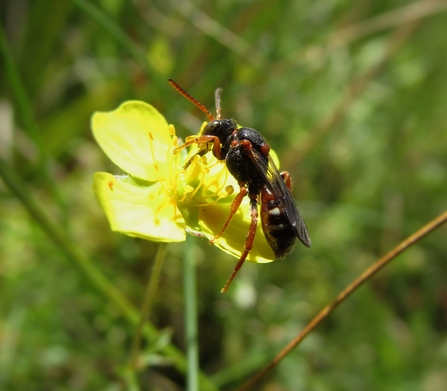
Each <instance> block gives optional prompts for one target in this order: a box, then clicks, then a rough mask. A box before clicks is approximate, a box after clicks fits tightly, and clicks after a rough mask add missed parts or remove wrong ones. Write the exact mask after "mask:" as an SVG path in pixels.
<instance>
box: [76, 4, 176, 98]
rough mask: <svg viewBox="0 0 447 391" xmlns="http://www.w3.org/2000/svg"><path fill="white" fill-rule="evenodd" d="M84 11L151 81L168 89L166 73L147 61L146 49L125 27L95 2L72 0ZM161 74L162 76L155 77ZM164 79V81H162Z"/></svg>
mask: <svg viewBox="0 0 447 391" xmlns="http://www.w3.org/2000/svg"><path fill="white" fill-rule="evenodd" d="M72 1H73V3H75V4H76V5H77V6H78V7H79V8H80V9H81V10H82V11H84V12H85V13H86V14H87V15H88V16H89V17H90V18H91V19H93V20H95V21H96V22H97V23H98V24H99V25H100V26H101V27H103V28H104V30H105V31H106V32H107V33H108V34H109V35H110V37H112V38H113V39H114V40H115V41H116V42H117V43H118V44H119V45H121V46H122V47H123V48H124V49H125V50H127V51H128V53H129V54H130V55H131V56H132V57H133V58H134V60H136V61H137V63H139V64H140V66H141V67H142V68H143V69H144V70H145V72H146V74H147V75H148V77H150V79H151V82H152V83H153V84H155V85H156V89H158V90H159V91H167V89H168V88H167V83H166V82H165V75H160V72H159V71H158V70H157V69H155V68H153V67H152V66H151V65H150V63H149V62H148V61H147V57H146V56H147V55H146V52H145V51H144V49H143V48H142V47H141V46H140V45H138V44H137V43H136V42H135V41H133V40H132V39H130V37H129V36H128V35H127V34H126V33H125V32H124V31H123V29H122V28H121V27H120V26H119V25H118V24H117V23H116V22H115V21H114V20H113V19H112V18H110V17H109V16H108V15H107V14H106V13H105V12H103V11H102V10H101V9H100V8H99V7H97V6H96V5H94V4H93V3H91V2H89V1H86V0H72ZM154 75H160V76H162V77H153V76H154ZM162 81H163V82H162Z"/></svg>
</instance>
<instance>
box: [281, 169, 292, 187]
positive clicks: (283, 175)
mask: <svg viewBox="0 0 447 391" xmlns="http://www.w3.org/2000/svg"><path fill="white" fill-rule="evenodd" d="M281 178H282V179H283V180H284V183H285V184H286V186H287V187H288V188H289V190H290V191H292V178H291V177H290V174H289V173H288V172H287V171H282V172H281Z"/></svg>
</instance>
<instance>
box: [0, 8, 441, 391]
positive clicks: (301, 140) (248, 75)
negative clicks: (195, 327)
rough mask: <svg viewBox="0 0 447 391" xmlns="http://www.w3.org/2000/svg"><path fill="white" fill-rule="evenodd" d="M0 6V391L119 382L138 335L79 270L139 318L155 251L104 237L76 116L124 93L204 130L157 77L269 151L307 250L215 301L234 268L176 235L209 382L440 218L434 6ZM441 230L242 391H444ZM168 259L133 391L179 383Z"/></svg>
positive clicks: (184, 131)
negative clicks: (188, 262)
mask: <svg viewBox="0 0 447 391" xmlns="http://www.w3.org/2000/svg"><path fill="white" fill-rule="evenodd" d="M0 12H1V27H2V31H1V35H2V37H0V38H1V49H2V50H1V52H2V53H1V54H2V57H1V63H0V157H1V171H2V175H3V176H5V177H8V178H9V180H11V181H12V182H11V183H13V185H12V186H13V187H14V189H15V190H12V188H11V187H10V186H11V185H10V184H9V185H6V181H1V180H0V389H2V390H121V389H126V388H127V386H126V385H125V382H124V381H123V378H122V376H121V373H122V368H123V366H124V365H125V363H126V361H127V360H128V358H129V349H130V348H129V346H130V343H131V340H132V336H133V333H134V330H135V325H134V324H132V322H129V318H131V316H127V317H123V316H122V310H120V307H119V306H118V305H116V303H115V302H113V301H112V300H110V298H108V297H107V296H106V295H104V294H102V293H101V292H100V290H98V289H97V288H98V284H99V283H98V282H96V283H94V284H92V283H91V279H89V278H88V274H86V270H87V271H88V270H89V269H88V268H89V265H94V267H96V268H98V269H100V270H101V272H102V273H103V274H104V275H105V276H106V277H107V279H108V280H109V281H110V282H111V284H112V286H113V287H115V288H116V289H117V290H118V291H119V292H121V294H122V295H123V296H125V297H127V298H128V299H129V300H130V301H131V302H132V303H133V304H134V305H135V306H136V307H140V306H141V302H142V298H143V296H144V291H145V285H146V283H147V279H148V277H149V275H150V272H151V267H152V265H153V258H154V254H155V252H156V250H157V245H156V244H155V243H150V242H145V241H142V240H138V239H133V238H129V237H125V236H123V235H120V234H116V233H113V232H111V231H110V229H109V226H108V223H107V221H106V218H105V216H104V213H103V211H102V210H101V208H100V207H99V204H98V202H97V200H96V198H95V195H94V193H93V191H92V175H93V173H94V172H95V171H109V172H113V173H119V169H117V168H116V167H114V166H113V165H112V163H111V162H109V161H108V159H107V158H106V157H105V155H104V154H103V152H102V151H101V150H100V149H99V147H98V146H97V145H96V144H95V142H94V140H93V138H92V135H91V130H90V125H89V120H90V116H91V114H92V113H93V112H94V111H97V110H103V111H109V110H113V109H115V108H116V107H117V106H118V105H119V104H120V103H121V102H123V101H125V100H130V99H140V100H144V101H146V102H149V103H151V104H152V105H154V106H155V107H156V108H158V109H159V110H160V112H161V113H163V115H165V117H166V118H167V120H168V122H170V123H173V124H175V126H176V128H177V131H178V133H179V134H180V135H181V136H183V137H186V136H187V135H188V134H191V133H196V132H197V130H198V129H199V126H200V124H201V123H202V122H203V121H204V120H205V116H204V115H203V113H201V112H199V110H197V109H196V108H195V107H194V106H193V105H192V104H191V103H189V102H187V101H186V100H185V99H184V98H182V97H181V96H180V95H178V94H177V93H176V92H175V91H174V90H173V89H172V88H171V87H170V86H169V85H168V83H167V78H169V77H172V78H173V79H175V80H176V81H177V82H179V83H180V84H181V85H182V86H183V87H184V88H185V89H186V90H187V91H188V92H190V93H191V94H192V95H193V96H194V97H196V98H197V99H199V100H200V101H201V102H203V103H204V104H206V105H207V106H208V107H209V109H210V110H211V111H214V90H215V88H216V87H218V86H220V87H222V88H223V115H224V117H232V118H235V119H237V121H238V123H240V124H243V125H246V126H250V127H253V128H255V129H257V130H258V131H260V132H261V133H262V134H263V135H264V136H265V137H266V138H267V139H268V140H269V142H270V144H271V145H272V146H273V148H274V149H275V150H276V151H277V153H278V155H279V157H280V159H281V165H282V167H281V168H282V169H285V170H288V171H290V172H291V174H292V178H293V181H294V195H295V198H296V199H297V202H298V205H299V207H300V210H301V212H302V214H303V216H304V218H305V219H306V222H307V225H308V228H309V232H310V235H311V238H312V242H313V247H312V248H311V249H306V248H304V247H303V246H301V245H299V244H297V246H296V248H295V251H294V252H293V253H292V254H291V255H289V256H288V257H287V258H285V259H282V260H279V261H277V262H274V263H272V264H268V265H256V264H250V263H246V264H245V265H244V267H243V268H242V270H241V272H240V273H239V275H238V276H237V278H236V280H235V281H234V283H233V286H232V287H231V289H230V290H229V292H228V293H227V294H225V295H222V294H221V293H220V288H221V287H222V285H223V283H224V282H225V281H226V279H227V278H228V276H229V273H230V272H231V270H232V269H233V266H234V264H235V262H236V260H235V259H234V258H231V257H229V256H228V255H226V254H224V253H222V252H220V251H218V250H217V249H215V248H213V247H210V246H209V245H208V244H207V243H206V242H205V241H200V240H198V239H196V238H193V237H188V245H189V246H190V247H191V246H192V248H193V251H194V252H195V254H196V260H197V279H198V291H197V298H198V303H199V345H200V362H201V369H202V371H203V372H204V373H205V374H206V375H207V376H208V377H209V380H210V381H212V382H214V384H216V387H217V388H219V389H222V390H230V389H235V388H236V387H237V385H240V384H242V383H243V381H244V380H246V379H247V377H248V376H249V375H250V374H251V373H254V372H255V371H256V370H259V369H261V368H262V366H263V365H265V364H266V363H267V362H268V361H269V359H271V358H272V357H273V356H274V355H275V354H276V353H277V352H278V351H279V350H280V349H281V348H282V347H283V346H284V345H285V344H286V343H287V342H288V341H290V340H291V339H292V338H293V337H294V336H295V335H296V334H297V333H298V332H299V331H300V330H301V329H302V328H303V327H304V325H305V324H306V322H308V321H309V320H310V319H311V318H312V317H313V315H314V314H316V312H318V311H319V310H320V309H321V308H322V307H323V306H324V305H326V304H327V303H328V302H330V301H331V300H332V299H333V298H334V297H335V295H336V294H337V293H338V292H339V291H340V290H341V289H342V288H343V287H345V286H346V285H347V284H348V283H349V282H351V281H352V280H353V279H354V278H355V277H356V276H358V275H359V274H360V273H361V272H362V271H363V270H364V269H365V268H367V267H368V266H369V265H371V264H372V263H373V262H374V261H375V260H376V259H377V258H379V257H380V256H382V255H383V254H385V253H386V252H387V251H389V250H390V249H391V248H393V247H394V246H395V245H397V244H398V243H399V242H400V241H401V240H402V239H404V238H405V237H407V236H408V235H410V234H411V233H413V232H414V231H415V230H417V229H418V228H419V227H420V226H422V225H423V224H424V223H426V222H427V221H429V220H431V219H433V218H434V217H436V216H437V215H439V214H440V213H442V212H443V211H445V210H446V209H447V195H446V190H447V180H446V179H447V178H446V164H447V115H446V113H447V109H446V108H447V93H446V91H447V77H446V70H447V65H446V64H447V39H446V37H447V35H446V34H447V2H445V1H428V0H425V1H413V2H408V1H402V0H392V1H373V0H360V1H353V0H333V1H304V0H299V1H293V0H279V1H250V0H245V1H233V0H228V1H222V2H216V3H212V2H203V1H144V0H133V1H124V0H102V1H87V0H73V1H67V0H63V1H50V0H38V1H29V0H28V1H27V0H5V1H2V2H1V4H0ZM9 180H8V181H9ZM8 183H10V182H8ZM20 194H21V196H20ZM18 195H19V196H18ZM30 197H31V199H30ZM33 199H34V200H36V201H37V202H36V205H35V204H33V201H32V200H33ZM30 208H31V210H32V211H33V214H31V215H30V214H29V213H28V210H29V209H30ZM36 210H37V212H36ZM41 210H43V211H44V212H45V216H47V218H45V216H42V215H41V214H40V211H41ZM446 234H447V230H446V227H441V228H440V229H439V230H438V231H436V232H434V233H433V234H431V235H430V236H429V237H427V238H425V239H424V240H422V241H421V242H419V243H417V245H415V246H414V247H412V248H411V249H409V250H408V251H407V252H406V253H404V254H403V255H402V256H400V257H399V258H398V259H396V260H395V261H394V262H393V263H392V264H391V265H390V266H388V267H387V268H385V269H384V270H382V271H381V272H380V274H379V275H377V276H376V277H375V278H374V279H373V280H372V281H371V282H370V283H368V284H367V285H365V286H363V287H362V288H361V289H360V290H359V291H357V292H356V293H355V294H354V295H353V296H352V297H350V298H349V300H348V301H347V302H345V303H343V305H342V306H341V307H340V308H338V309H337V310H336V312H335V313H334V314H333V315H332V316H331V317H330V319H329V320H328V321H326V322H325V323H324V324H323V325H322V326H320V327H319V328H318V329H317V330H316V331H315V332H314V333H313V334H312V335H311V336H310V337H309V338H308V339H306V340H305V342H304V343H303V345H302V346H300V347H299V348H298V349H296V350H295V351H293V352H292V353H291V354H290V355H289V356H288V357H287V358H286V359H285V360H284V361H283V362H281V363H280V365H279V366H278V367H277V368H276V369H275V370H274V371H273V372H272V374H271V375H270V376H268V377H267V378H266V379H265V380H264V382H263V383H262V384H261V385H259V386H258V388H256V389H259V390H268V391H282V390H310V389H312V390H332V391H334V390H393V391H396V390H406V391H408V390H427V391H438V390H444V389H445V387H446V384H447V371H446V367H447V332H446V329H447V263H446V254H447V240H446ZM184 246H185V245H184V244H175V245H169V246H168V253H167V259H166V262H165V265H164V269H163V271H162V274H161V282H160V287H159V291H158V294H157V299H156V302H155V307H154V309H153V313H152V315H151V321H152V322H153V324H154V325H155V326H156V327H157V328H158V329H160V330H163V333H162V336H161V337H160V338H157V337H154V338H155V340H156V343H155V342H154V341H153V340H152V341H149V342H148V341H147V340H146V343H145V350H144V353H145V358H146V359H147V365H145V367H144V368H143V369H142V370H141V371H140V372H139V383H140V387H141V389H142V390H163V391H165V390H181V389H184V374H183V373H182V371H181V370H179V369H176V368H174V366H173V365H171V364H172V356H171V355H170V353H169V351H168V350H167V349H166V347H167V346H168V347H172V346H176V347H177V348H178V349H179V351H184V348H185V342H184V337H183V334H184V303H183V289H182V285H183V278H182V274H183V270H182V256H183V255H182V254H183V252H184V251H185V247H184ZM71 253H73V254H75V255H76V254H77V255H76V256H78V258H79V257H80V258H81V259H82V260H83V261H84V264H81V267H79V264H77V263H76V262H74V261H73V255H70V254H71ZM70 261H71V262H70ZM82 265H84V266H85V268H87V269H85V268H84V269H82ZM86 265H87V266H86ZM167 344H168V345H167Z"/></svg>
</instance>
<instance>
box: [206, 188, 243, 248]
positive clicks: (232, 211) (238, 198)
mask: <svg viewBox="0 0 447 391" xmlns="http://www.w3.org/2000/svg"><path fill="white" fill-rule="evenodd" d="M247 193H248V189H247V188H246V187H245V186H241V188H240V191H239V193H238V195H237V196H236V197H234V199H233V201H232V202H231V207H230V214H229V215H228V217H227V220H226V221H225V223H224V225H223V227H222V229H221V231H220V232H219V233H218V234H217V235H216V236H215V237H214V238H212V239H211V240H210V243H211V244H213V243H214V242H215V240H216V239H217V238H219V236H221V235H222V234H223V233H224V232H225V230H226V229H227V227H228V224H230V221H231V219H232V218H233V216H234V215H235V214H236V212H237V210H238V209H239V206H240V205H241V202H242V200H243V198H244V197H245V196H246V195H247Z"/></svg>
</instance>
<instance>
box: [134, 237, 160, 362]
mask: <svg viewBox="0 0 447 391" xmlns="http://www.w3.org/2000/svg"><path fill="white" fill-rule="evenodd" d="M167 248H168V245H167V243H159V244H158V249H157V254H156V255H155V260H154V266H153V269H152V273H151V276H150V278H149V282H148V284H147V287H146V294H145V295H144V301H143V305H142V307H141V315H140V320H139V322H138V325H137V329H136V330H135V335H134V338H133V341H132V348H131V352H130V362H129V368H130V369H131V370H133V371H136V370H137V369H138V353H139V351H140V345H141V333H142V332H143V329H144V324H145V323H146V322H147V320H148V319H149V316H150V313H151V310H152V306H153V304H154V301H155V296H156V294H157V288H158V282H159V280H160V274H161V269H162V268H163V264H164V261H165V259H166V250H167Z"/></svg>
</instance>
